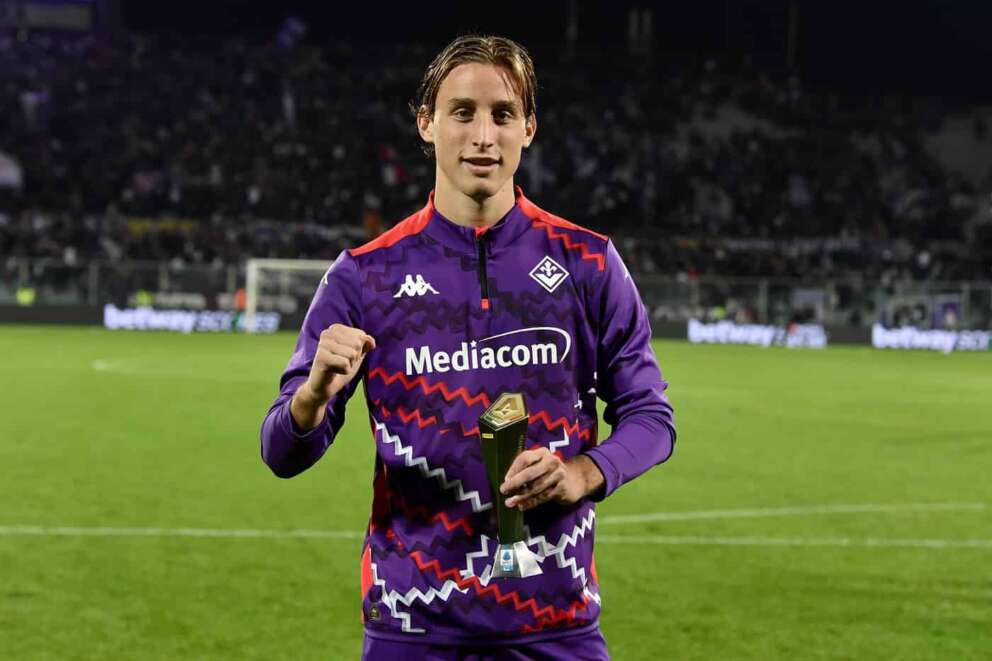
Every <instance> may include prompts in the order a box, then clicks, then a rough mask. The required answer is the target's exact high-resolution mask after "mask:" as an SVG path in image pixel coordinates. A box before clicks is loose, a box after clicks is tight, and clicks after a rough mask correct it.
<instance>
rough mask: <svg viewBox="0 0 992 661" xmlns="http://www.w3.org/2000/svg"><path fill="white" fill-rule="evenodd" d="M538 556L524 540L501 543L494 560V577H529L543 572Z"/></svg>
mask: <svg viewBox="0 0 992 661" xmlns="http://www.w3.org/2000/svg"><path fill="white" fill-rule="evenodd" d="M543 573H544V572H542V571H541V565H540V564H538V562H537V556H535V555H534V552H533V551H531V550H530V549H529V548H527V544H525V543H524V542H514V543H513V544H500V545H499V548H497V549H496V558H495V560H494V562H493V573H492V577H493V578H528V577H530V576H538V575H539V574H543Z"/></svg>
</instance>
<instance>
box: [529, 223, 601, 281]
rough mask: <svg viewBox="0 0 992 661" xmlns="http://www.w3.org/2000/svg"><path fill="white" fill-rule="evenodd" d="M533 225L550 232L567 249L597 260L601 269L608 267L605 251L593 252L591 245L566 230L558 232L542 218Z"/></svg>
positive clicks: (583, 256) (549, 234) (550, 236)
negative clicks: (570, 234)
mask: <svg viewBox="0 0 992 661" xmlns="http://www.w3.org/2000/svg"><path fill="white" fill-rule="evenodd" d="M532 227H533V228H534V229H543V230H544V231H545V232H547V233H548V238H549V239H556V240H558V241H561V242H562V243H563V244H564V245H565V249H566V250H576V251H579V252H581V253H582V259H588V260H591V261H593V262H596V266H597V268H598V269H599V270H600V271H603V270H604V269H606V256H605V255H604V254H603V253H599V252H593V251H591V250H590V249H589V246H588V245H587V244H585V243H582V242H581V241H573V240H572V237H570V236H569V235H568V234H566V233H565V232H556V231H554V229H553V228H552V226H551V223H548V222H545V221H543V220H540V219H536V218H535V219H534V220H533V225H532Z"/></svg>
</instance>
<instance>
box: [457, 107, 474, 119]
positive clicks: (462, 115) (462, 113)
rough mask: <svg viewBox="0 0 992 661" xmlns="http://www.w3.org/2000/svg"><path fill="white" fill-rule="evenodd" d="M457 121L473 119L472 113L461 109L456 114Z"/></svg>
mask: <svg viewBox="0 0 992 661" xmlns="http://www.w3.org/2000/svg"><path fill="white" fill-rule="evenodd" d="M453 114H454V116H455V118H456V119H471V117H472V113H470V112H469V111H468V109H467V108H459V109H458V110H456V111H455V112H454V113H453Z"/></svg>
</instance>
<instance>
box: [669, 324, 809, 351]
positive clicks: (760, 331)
mask: <svg viewBox="0 0 992 661" xmlns="http://www.w3.org/2000/svg"><path fill="white" fill-rule="evenodd" d="M688 333H689V341H690V342H693V343H697V344H751V345H755V346H760V347H770V346H782V347H789V348H797V347H803V348H807V349H822V348H823V347H825V346H827V331H826V330H825V329H824V328H823V326H821V325H820V324H790V325H789V326H766V325H763V324H738V323H734V322H733V321H717V322H715V323H710V324H708V323H704V322H702V321H699V320H698V319H690V320H689V327H688Z"/></svg>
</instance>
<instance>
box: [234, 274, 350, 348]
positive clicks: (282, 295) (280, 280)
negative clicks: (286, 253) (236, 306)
mask: <svg viewBox="0 0 992 661" xmlns="http://www.w3.org/2000/svg"><path fill="white" fill-rule="evenodd" d="M331 263H332V262H330V261H324V260H319V259H254V258H252V259H249V260H248V261H247V262H246V263H245V324H244V328H245V332H247V333H254V332H255V330H256V329H257V323H256V319H257V316H258V312H259V309H260V308H261V307H262V304H263V303H266V302H267V303H269V304H268V305H266V307H268V308H280V307H281V308H282V309H281V310H280V311H283V312H285V311H287V310H286V309H285V308H286V307H287V304H288V301H296V302H297V303H296V305H298V303H299V301H300V299H304V300H305V301H306V303H305V304H304V305H307V304H309V300H310V298H311V297H312V296H313V292H314V290H316V289H317V284H318V283H319V282H320V279H321V277H323V275H324V274H325V273H327V269H328V268H330V266H331ZM304 309H306V308H305V307H304Z"/></svg>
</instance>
